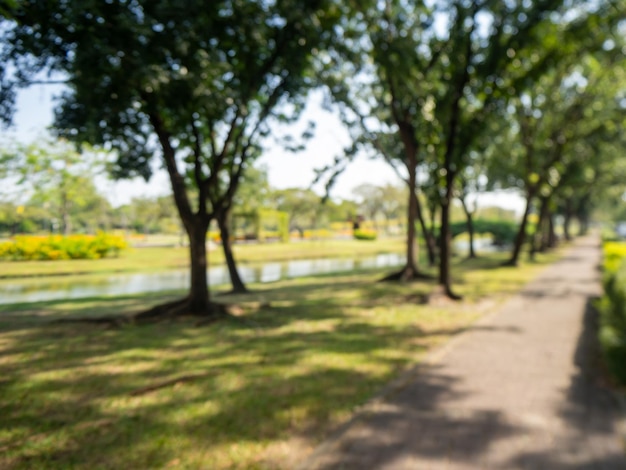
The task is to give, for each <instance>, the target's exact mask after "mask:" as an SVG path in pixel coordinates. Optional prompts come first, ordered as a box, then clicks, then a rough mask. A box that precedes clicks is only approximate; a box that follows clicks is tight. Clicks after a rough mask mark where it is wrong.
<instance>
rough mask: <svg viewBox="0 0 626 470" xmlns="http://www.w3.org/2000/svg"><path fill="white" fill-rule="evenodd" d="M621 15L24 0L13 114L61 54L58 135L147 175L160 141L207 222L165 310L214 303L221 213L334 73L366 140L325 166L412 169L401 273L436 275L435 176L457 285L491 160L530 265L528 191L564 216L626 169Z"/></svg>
mask: <svg viewBox="0 0 626 470" xmlns="http://www.w3.org/2000/svg"><path fill="white" fill-rule="evenodd" d="M621 15H622V9H621V8H620V1H617V0H587V1H580V2H573V3H572V2H569V1H566V0H537V1H533V2H502V1H499V0H444V1H438V2H430V1H416V2H407V1H405V0H385V1H379V0H372V1H359V2H352V1H348V2H345V1H341V2H340V1H334V0H316V1H312V2H304V3H303V2H295V1H290V0H286V1H282V2H259V1H252V0H236V1H230V0H229V1H226V0H224V1H220V0H218V1H215V2H212V3H211V5H210V6H207V4H206V2H202V1H199V0H198V1H194V0H191V1H189V2H186V4H185V8H184V9H182V8H180V7H179V4H178V3H177V2H174V1H168V0H164V1H161V2H148V1H135V2H126V1H121V0H119V1H115V0H114V1H110V2H100V1H97V0H88V1H84V2H80V3H77V2H74V3H69V4H68V3H67V2H64V1H61V0H56V1H48V2H20V3H19V6H17V7H15V8H10V7H9V9H8V13H7V16H8V17H9V19H7V20H5V21H4V22H3V28H2V36H3V47H2V59H3V60H2V61H1V62H0V63H2V64H4V65H3V68H2V69H1V70H0V72H2V77H1V80H0V91H1V93H0V98H1V105H0V110H2V111H3V112H4V117H5V119H6V120H9V119H10V116H11V111H12V106H11V104H12V101H11V98H12V93H13V92H14V90H15V88H16V87H19V86H27V85H28V84H30V83H33V82H34V81H37V80H38V79H40V77H41V72H42V71H47V72H49V73H52V74H53V75H54V74H56V75H55V76H59V77H61V80H63V81H64V82H65V83H66V84H67V87H68V92H67V93H65V94H64V95H63V96H62V97H61V99H60V105H59V107H58V109H57V113H56V122H55V129H56V132H57V133H58V134H59V135H61V136H64V137H67V138H68V139H71V140H73V141H76V142H77V143H82V142H89V143H90V144H94V145H102V146H103V147H104V148H106V149H108V150H112V151H115V152H117V155H118V160H117V165H116V168H115V170H116V174H117V175H118V176H132V175H137V174H140V175H143V176H146V177H148V176H149V175H150V165H149V162H150V159H151V158H152V157H153V156H154V155H160V156H161V157H162V161H163V165H164V166H165V168H166V169H167V171H168V174H169V177H170V182H171V186H172V191H173V194H174V200H175V203H176V207H177V210H178V213H179V215H180V217H181V220H182V223H183V226H184V227H185V230H186V232H187V234H188V237H189V240H190V257H191V289H190V294H189V296H188V297H187V298H186V299H184V300H182V301H180V302H177V303H175V304H172V305H168V306H165V307H164V308H162V309H159V312H166V313H172V314H176V313H180V312H195V313H203V314H212V312H215V310H214V308H213V306H212V304H211V302H210V300H209V292H208V288H207V282H206V281H207V279H206V250H205V240H206V232H207V227H208V226H209V223H210V222H211V220H214V219H215V220H217V222H218V224H220V226H222V225H223V224H224V222H225V221H226V220H227V219H228V217H229V215H230V213H231V212H232V208H233V204H234V202H235V201H236V195H237V192H238V189H239V186H240V184H241V181H242V178H243V177H244V175H245V173H246V171H248V169H249V168H250V167H251V165H252V163H253V161H254V159H255V158H256V157H257V156H258V155H259V154H260V153H261V152H262V150H263V149H262V144H263V142H265V141H266V138H267V137H268V136H269V135H270V134H271V130H272V126H274V125H275V124H277V123H280V122H285V121H287V122H288V121H292V120H294V119H296V118H297V116H298V115H299V112H300V111H301V109H302V107H303V104H304V102H305V97H306V94H307V91H308V90H310V89H311V88H313V87H318V86H322V87H325V89H326V90H327V92H328V93H327V95H328V106H329V107H331V108H332V109H336V110H338V112H339V114H340V115H341V117H342V119H343V121H344V122H345V123H346V125H347V128H348V129H349V130H350V132H351V134H352V138H353V139H352V141H353V145H351V146H350V148H347V149H346V154H345V155H342V156H338V157H337V160H336V165H335V166H334V167H333V168H328V170H329V172H330V173H329V178H328V184H329V186H331V185H332V182H333V180H334V177H335V176H336V175H337V174H338V173H340V172H341V170H342V168H343V167H345V165H347V164H348V163H349V161H350V159H351V157H353V156H354V155H357V154H358V153H363V152H369V153H372V154H376V155H377V156H381V157H382V158H385V159H386V160H387V161H388V162H389V163H390V164H391V165H394V167H396V168H398V171H399V173H400V174H401V175H402V176H403V177H404V178H405V180H406V185H407V188H408V194H409V196H408V201H407V203H408V210H407V213H408V219H409V223H408V224H407V227H408V233H407V252H408V259H407V266H406V268H405V269H404V270H403V272H402V273H401V275H400V277H402V278H411V277H416V276H419V274H420V273H419V269H418V266H417V265H416V257H415V250H414V247H415V243H414V240H415V223H413V222H414V221H415V220H416V219H420V220H422V219H423V217H421V218H420V214H421V213H422V208H421V205H420V199H419V198H418V197H417V193H418V192H422V193H423V194H424V195H425V199H426V200H428V201H431V202H432V203H433V204H436V206H437V212H438V213H439V225H440V226H441V237H440V245H439V250H438V251H439V276H438V279H439V283H440V284H441V286H442V288H443V290H444V292H445V293H446V294H447V295H449V296H450V297H456V296H455V294H454V293H453V291H452V286H451V277H450V238H451V236H450V209H451V205H452V201H453V198H454V197H455V195H456V194H457V192H460V193H461V194H466V193H467V192H470V191H471V189H472V188H473V187H475V186H476V184H477V182H479V181H480V177H485V176H487V178H488V183H487V184H488V185H489V186H490V187H510V186H515V187H518V188H520V189H522V190H523V191H524V192H525V194H526V196H527V200H528V204H527V206H528V210H527V211H526V215H525V216H524V219H523V222H522V224H521V227H520V230H519V235H518V237H517V242H516V248H515V249H514V250H513V254H512V257H511V260H510V263H511V264H515V263H517V261H518V259H519V252H520V249H521V246H522V244H523V242H524V239H525V236H526V227H525V225H526V222H525V221H526V220H527V214H528V213H530V208H531V207H533V206H534V205H539V206H540V207H541V210H540V212H541V214H542V219H543V220H545V221H547V222H546V224H549V220H550V218H549V216H548V215H549V214H550V213H554V212H555V210H556V208H561V207H563V208H564V209H563V210H564V213H565V214H572V213H576V212H577V213H579V214H582V213H585V212H588V210H589V208H590V207H591V204H592V203H593V201H594V199H597V198H602V197H604V194H603V193H602V191H604V190H605V188H608V187H610V186H611V183H614V182H615V181H614V180H613V178H615V175H618V174H619V170H621V168H619V159H618V158H617V156H618V155H619V153H620V152H621V150H622V149H623V142H620V139H622V138H623V137H621V135H620V133H619V129H620V128H621V127H622V125H623V122H622V120H623V119H624V117H623V116H624V113H623V110H624V107H625V106H624V104H625V103H624V77H623V74H624V70H625V68H624V64H623V57H624V54H623V50H624V49H623V47H624V40H623V37H624V34H623V32H624V31H623V29H624V25H623V23H620V21H621V20H622V17H621ZM310 134H311V133H310V132H309V130H307V132H305V135H303V136H302V137H303V138H305V137H310ZM419 175H426V177H425V178H421V179H420V178H419V177H418V176H419ZM598 181H601V182H602V184H600V185H598V184H597V182H598ZM594 183H596V184H594ZM598 188H599V189H598ZM431 213H434V211H431ZM422 226H423V227H425V225H424V224H423V225H422ZM424 232H425V235H426V238H427V240H429V244H430V247H431V249H432V248H433V246H432V245H433V244H434V238H433V237H432V233H430V234H429V232H428V231H427V230H426V229H425V228H424ZM433 251H434V250H433Z"/></svg>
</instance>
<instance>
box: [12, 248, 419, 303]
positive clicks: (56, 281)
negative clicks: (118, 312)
mask: <svg viewBox="0 0 626 470" xmlns="http://www.w3.org/2000/svg"><path fill="white" fill-rule="evenodd" d="M405 259H406V257H405V255H404V254H398V253H391V254H382V255H377V256H374V257H367V258H360V259H349V258H348V259H344V258H326V259H307V260H294V261H288V262H285V263H275V262H273V263H265V264H258V265H241V266H239V274H240V276H241V277H242V279H243V281H244V282H246V283H251V282H262V283H266V282H274V281H278V280H280V279H291V278H297V277H304V276H311V275H316V274H329V273H340V272H348V271H354V270H359V269H373V268H384V267H395V266H400V265H401V264H403V263H404V261H405ZM208 275H209V284H210V285H212V286H220V285H224V284H227V283H228V282H229V277H228V270H227V269H226V268H225V267H223V266H217V267H212V268H210V269H209V272H208ZM188 286H189V272H188V271H187V270H175V271H164V272H159V273H135V274H113V275H107V276H102V275H93V276H72V277H49V278H33V279H20V280H18V281H16V280H12V281H2V282H0V303H2V304H11V303H17V302H38V301H45V300H57V299H77V298H82V297H92V296H103V295H109V296H116V295H132V294H140V293H146V292H159V291H166V290H174V289H185V288H187V287H188Z"/></svg>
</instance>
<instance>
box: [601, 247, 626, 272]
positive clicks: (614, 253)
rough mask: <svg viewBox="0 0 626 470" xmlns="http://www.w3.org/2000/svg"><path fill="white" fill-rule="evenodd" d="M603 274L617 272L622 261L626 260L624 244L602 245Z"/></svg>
mask: <svg viewBox="0 0 626 470" xmlns="http://www.w3.org/2000/svg"><path fill="white" fill-rule="evenodd" d="M603 247H604V250H603V251H604V262H603V267H604V272H606V273H608V274H613V273H615V272H617V270H618V269H619V267H620V265H621V264H622V261H623V260H624V259H625V258H626V242H605V243H604V245H603Z"/></svg>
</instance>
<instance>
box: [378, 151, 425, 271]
mask: <svg viewBox="0 0 626 470" xmlns="http://www.w3.org/2000/svg"><path fill="white" fill-rule="evenodd" d="M416 167H417V158H416V155H415V154H414V153H409V158H408V162H407V170H408V173H409V180H408V182H407V183H408V186H409V207H408V211H407V221H408V227H407V231H406V265H405V266H404V267H403V268H402V269H400V271H397V272H395V273H392V274H390V275H388V276H386V277H384V278H383V281H398V280H399V281H410V280H414V279H424V278H429V276H427V275H425V274H423V273H421V272H420V271H419V269H418V267H417V266H418V264H417V261H416V260H417V257H418V247H417V243H416V240H415V233H416V231H415V222H416V219H417V214H418V204H419V201H418V200H417V197H416V195H415V185H416V183H417V170H416Z"/></svg>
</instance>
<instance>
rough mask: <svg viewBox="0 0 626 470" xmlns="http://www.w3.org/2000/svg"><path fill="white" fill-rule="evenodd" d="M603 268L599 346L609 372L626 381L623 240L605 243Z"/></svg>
mask: <svg viewBox="0 0 626 470" xmlns="http://www.w3.org/2000/svg"><path fill="white" fill-rule="evenodd" d="M603 269H604V279H603V284H604V295H603V296H602V298H601V299H600V301H599V302H598V310H599V312H600V328H599V340H600V346H601V348H602V353H603V355H604V359H605V362H606V364H607V367H608V368H609V371H610V372H611V374H612V375H613V376H614V377H615V378H616V379H617V380H618V381H619V382H620V383H622V384H626V243H623V242H622V243H620V242H606V243H604V259H603Z"/></svg>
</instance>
